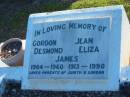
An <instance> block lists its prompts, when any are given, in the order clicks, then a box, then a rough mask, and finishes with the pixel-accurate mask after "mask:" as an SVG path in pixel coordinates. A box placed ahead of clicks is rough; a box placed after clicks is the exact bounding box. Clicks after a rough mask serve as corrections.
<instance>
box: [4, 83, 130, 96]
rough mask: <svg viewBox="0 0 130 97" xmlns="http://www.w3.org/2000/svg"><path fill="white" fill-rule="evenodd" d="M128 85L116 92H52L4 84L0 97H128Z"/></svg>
mask: <svg viewBox="0 0 130 97" xmlns="http://www.w3.org/2000/svg"><path fill="white" fill-rule="evenodd" d="M129 91H130V83H126V84H125V85H122V86H121V89H120V91H117V92H108V91H107V92H105V91H101V92H94V91H92V92H64V91H63V92H54V91H39V90H21V83H20V82H12V81H11V82H10V81H8V82H7V83H6V88H5V92H4V93H3V95H2V97H130V92H129Z"/></svg>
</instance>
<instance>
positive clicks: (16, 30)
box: [0, 0, 130, 42]
mask: <svg viewBox="0 0 130 97" xmlns="http://www.w3.org/2000/svg"><path fill="white" fill-rule="evenodd" d="M68 1H69V0H68ZM68 1H67V0H61V1H60V2H56V1H55V0H49V2H44V3H39V4H31V3H27V2H26V0H23V1H22V0H4V2H3V0H0V4H2V3H1V2H3V4H6V3H7V4H8V5H7V7H8V6H12V5H13V4H14V5H15V3H16V5H17V4H19V5H22V7H19V6H18V7H17V8H16V9H15V6H16V5H15V6H14V9H15V10H14V9H10V8H9V10H7V11H6V12H5V13H1V12H2V11H0V14H2V15H0V27H1V29H0V35H1V36H0V42H1V41H4V40H6V39H9V38H12V37H19V38H21V36H22V38H25V35H26V29H27V20H28V17H29V14H32V13H40V12H52V11H59V10H67V9H80V8H90V7H100V6H110V5H124V7H125V9H126V12H127V15H128V17H129V20H130V0H77V1H76V2H73V3H71V2H68ZM11 2H13V3H11ZM0 10H2V9H0ZM11 10H13V13H12V12H11ZM21 33H22V34H21ZM23 33H24V35H23Z"/></svg>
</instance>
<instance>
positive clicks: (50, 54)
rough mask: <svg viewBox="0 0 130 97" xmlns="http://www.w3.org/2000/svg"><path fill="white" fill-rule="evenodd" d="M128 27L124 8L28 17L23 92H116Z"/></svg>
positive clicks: (81, 10) (126, 53) (126, 48)
mask: <svg viewBox="0 0 130 97" xmlns="http://www.w3.org/2000/svg"><path fill="white" fill-rule="evenodd" d="M128 28H129V22H128V19H127V16H126V14H125V11H124V9H123V7H122V6H111V7H103V8H90V9H78V10H68V11H60V12H52V13H39V14H33V15H30V17H29V21H28V30H27V42H26V50H25V58H24V69H23V71H24V72H23V73H24V74H23V75H24V76H23V77H22V88H23V89H40V90H53V91H105V90H107V91H116V90H118V89H119V72H120V66H121V65H122V64H125V62H128V58H129V52H127V51H130V46H129V45H128V44H129V41H128V40H130V37H129V36H130V34H129V33H128V32H129V31H126V29H128ZM125 39H126V40H125ZM128 46H129V47H128ZM128 49H129V50H128Z"/></svg>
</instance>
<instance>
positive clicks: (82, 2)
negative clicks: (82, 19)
mask: <svg viewBox="0 0 130 97" xmlns="http://www.w3.org/2000/svg"><path fill="white" fill-rule="evenodd" d="M111 5H124V7H125V10H126V12H127V15H128V17H129V19H130V0H78V1H77V2H74V3H73V4H72V5H71V6H70V9H79V8H90V7H100V6H111Z"/></svg>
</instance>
